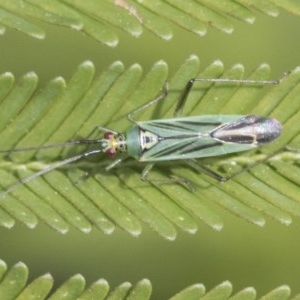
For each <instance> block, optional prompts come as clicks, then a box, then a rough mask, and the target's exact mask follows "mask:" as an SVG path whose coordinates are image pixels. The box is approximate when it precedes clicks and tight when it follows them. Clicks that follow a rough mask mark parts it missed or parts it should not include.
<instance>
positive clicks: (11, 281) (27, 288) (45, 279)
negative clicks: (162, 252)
mask: <svg viewBox="0 0 300 300" xmlns="http://www.w3.org/2000/svg"><path fill="white" fill-rule="evenodd" d="M0 265H1V266H2V268H4V269H3V278H2V280H1V282H0V295H1V300H11V299H15V300H25V299H26V300H43V299H49V300H54V299H60V300H61V299H66V300H73V299H74V300H75V299H77V300H85V299H88V300H93V299H95V300H101V299H106V300H115V299H120V300H122V299H124V300H125V299H128V300H129V299H130V300H132V299H139V300H148V299H151V294H152V289H153V287H152V283H151V282H150V280H148V279H142V280H140V281H138V282H136V283H135V284H131V283H129V282H124V283H121V284H120V285H118V286H116V287H115V288H114V289H111V288H110V285H109V283H108V282H107V281H106V280H105V279H98V280H96V281H95V282H93V283H92V284H90V285H86V281H85V278H84V277H83V276H82V275H80V274H77V275H74V276H72V277H70V278H68V279H67V280H66V281H65V282H63V283H62V284H61V285H58V286H56V287H55V288H54V289H53V285H54V279H53V278H52V276H51V275H50V274H49V273H47V274H45V275H42V276H39V277H37V278H35V279H33V280H32V281H31V282H28V268H27V266H26V265H25V264H24V263H22V262H19V263H17V264H15V265H14V266H12V267H11V268H10V269H7V267H6V264H5V262H4V261H2V260H0ZM51 289H52V290H51ZM154 290H155V287H154ZM232 290H233V286H232V284H231V283H230V282H229V281H224V282H222V283H221V284H219V285H217V286H215V287H214V288H212V289H211V290H208V291H206V290H205V286H204V285H203V284H202V283H195V284H193V285H190V286H188V287H186V288H184V289H182V290H181V291H178V293H176V294H175V295H174V296H172V297H171V298H169V299H170V300H185V299H189V300H194V299H195V300H196V299H200V298H201V299H205V300H209V299H213V300H215V299H230V300H255V299H258V298H257V297H256V290H255V288H253V287H246V288H244V289H242V290H240V291H237V292H236V293H235V294H234V295H232ZM290 295H291V288H290V287H289V286H287V285H282V286H278V287H276V288H274V289H273V290H271V291H269V292H267V294H265V295H263V296H262V297H260V298H259V299H264V300H277V299H280V300H281V299H295V300H296V299H298V298H299V294H298V295H296V296H293V298H291V297H290Z"/></svg>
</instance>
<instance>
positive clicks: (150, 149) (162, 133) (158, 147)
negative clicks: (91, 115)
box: [0, 78, 282, 198]
mask: <svg viewBox="0 0 300 300" xmlns="http://www.w3.org/2000/svg"><path fill="white" fill-rule="evenodd" d="M199 81H202V82H212V83H224V84H228V83H229V84H253V85H266V84H273V85H274V84H278V83H279V82H280V81H281V79H279V80H247V79H224V78H193V79H191V80H189V82H188V83H187V85H186V88H185V90H184V92H183V94H182V96H181V98H180V99H179V101H178V103H177V106H176V109H175V113H174V117H173V118H169V119H157V120H149V121H136V120H135V119H134V118H133V115H134V114H136V113H138V112H141V111H142V110H144V109H146V108H148V107H149V106H152V105H155V104H157V103H158V102H160V101H162V100H163V99H164V98H165V97H166V95H167V93H168V83H166V84H165V85H164V88H163V92H162V93H161V94H160V95H158V96H157V97H156V98H155V99H153V100H152V101H150V102H149V103H147V104H145V105H143V106H141V107H139V108H137V109H135V110H134V111H132V112H131V113H129V114H128V115H127V118H128V119H129V120H130V121H131V122H132V123H133V125H132V126H131V127H130V128H129V129H128V130H127V131H126V132H125V133H119V132H115V131H113V130H110V129H107V128H104V127H100V126H98V127H96V128H95V129H98V130H100V131H102V132H103V133H104V134H103V137H101V138H99V139H84V140H74V141H68V142H66V143H62V144H52V145H45V146H38V147H30V148H16V149H10V150H2V151H0V152H1V153H4V152H19V151H32V150H39V149H47V148H54V147H65V146H75V145H96V146H97V147H96V149H93V150H88V151H86V152H84V153H81V154H78V155H76V156H72V157H70V158H67V159H64V160H62V161H58V162H56V163H54V164H52V165H50V166H49V167H47V168H45V169H42V170H40V171H38V172H36V173H34V174H32V175H30V176H28V177H25V178H23V179H21V180H20V181H18V182H16V183H15V184H13V185H12V186H10V187H8V188H7V189H6V190H5V191H4V192H3V193H2V194H1V197H2V198H4V197H5V196H6V195H7V194H8V193H10V192H12V191H13V190H14V189H15V188H16V187H18V186H19V185H22V184H25V183H27V182H29V181H31V180H33V179H35V178H37V177H39V176H41V175H43V174H45V173H48V172H50V171H51V170H53V169H56V168H59V167H61V166H63V165H66V164H69V163H72V162H75V161H77V160H80V159H82V158H85V157H88V156H92V155H96V154H99V153H105V154H106V155H107V156H109V157H115V156H117V155H118V154H121V155H120V156H119V157H118V158H116V159H115V160H114V161H113V162H112V163H110V164H109V165H108V166H107V167H106V168H105V169H106V170H107V171H109V170H111V169H112V168H114V167H115V166H117V165H118V164H120V163H121V162H122V161H123V160H124V159H125V158H127V157H132V158H134V159H136V160H137V161H140V162H146V163H147V165H146V167H145V169H144V170H143V172H142V175H141V178H142V180H148V181H152V180H159V181H164V182H166V181H168V182H169V181H172V182H179V183H183V184H185V185H186V186H188V187H189V188H190V185H189V183H188V182H187V180H185V179H184V178H170V179H166V180H164V179H149V178H148V174H149V172H150V170H151V168H152V167H153V165H154V164H155V163H157V162H161V161H170V160H186V161H189V162H192V163H197V161H196V159H197V158H205V157H212V156H214V157H215V156H221V155H225V154H229V153H237V152H241V151H246V150H251V149H253V148H256V147H259V146H263V145H264V144H268V143H270V142H272V141H274V140H275V139H276V138H278V136H279V135H280V134H281V132H282V125H281V123H280V122H279V121H278V120H276V119H273V118H270V117H264V116H256V115H201V116H189V117H181V116H180V115H181V112H182V109H183V106H184V104H185V102H186V100H187V96H188V94H189V92H190V90H191V88H192V86H193V85H194V83H195V82H199ZM95 129H94V130H95ZM94 130H93V131H94ZM198 167H199V169H200V170H201V171H203V172H205V173H206V174H207V175H209V176H212V177H214V178H215V179H217V180H219V181H226V180H227V179H228V178H225V177H223V176H221V175H220V174H218V173H216V172H214V171H212V170H210V169H208V168H206V167H205V166H202V165H199V164H198ZM239 173H240V172H239ZM231 177H233V176H230V177H229V178H231Z"/></svg>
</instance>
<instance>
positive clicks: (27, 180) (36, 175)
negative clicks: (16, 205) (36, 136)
mask: <svg viewBox="0 0 300 300" xmlns="http://www.w3.org/2000/svg"><path fill="white" fill-rule="evenodd" d="M46 147H47V146H46ZM33 148H34V147H33ZM102 152H103V149H96V150H91V151H87V152H84V153H81V154H78V155H76V156H72V157H69V158H66V159H64V160H62V161H59V162H57V163H54V164H52V165H50V166H49V167H47V168H45V169H43V170H40V171H38V172H36V173H34V174H32V175H29V176H27V177H24V178H22V179H20V180H19V181H18V182H16V183H14V184H13V185H11V186H10V187H8V188H7V189H6V190H5V191H4V192H2V193H1V194H0V199H4V198H5V197H6V196H7V195H8V194H9V193H11V192H12V191H13V190H15V189H16V188H17V187H18V186H20V185H23V184H25V183H27V182H29V181H31V180H33V179H35V178H37V177H39V176H41V175H44V174H46V173H48V172H50V171H52V170H54V169H56V168H59V167H61V166H64V165H67V164H69V163H71V162H74V161H77V160H80V159H81V158H84V157H87V156H90V155H95V154H98V153H102Z"/></svg>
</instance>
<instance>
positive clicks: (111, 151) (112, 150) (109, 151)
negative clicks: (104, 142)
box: [105, 148, 117, 157]
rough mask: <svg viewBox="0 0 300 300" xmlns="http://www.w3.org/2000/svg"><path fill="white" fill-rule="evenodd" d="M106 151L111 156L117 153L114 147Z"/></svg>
mask: <svg viewBox="0 0 300 300" xmlns="http://www.w3.org/2000/svg"><path fill="white" fill-rule="evenodd" d="M105 153H106V155H107V156H109V157H114V156H115V155H116V154H117V152H116V150H115V149H113V148H109V149H107V150H106V152H105Z"/></svg>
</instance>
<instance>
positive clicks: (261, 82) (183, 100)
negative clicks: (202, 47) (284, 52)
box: [174, 73, 289, 117]
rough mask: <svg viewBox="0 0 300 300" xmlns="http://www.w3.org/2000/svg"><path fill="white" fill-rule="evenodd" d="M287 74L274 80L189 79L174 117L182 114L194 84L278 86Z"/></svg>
mask: <svg viewBox="0 0 300 300" xmlns="http://www.w3.org/2000/svg"><path fill="white" fill-rule="evenodd" d="M288 74H289V73H284V74H283V76H282V77H280V78H279V79H275V80H252V79H230V78H191V79H190V80H189V81H188V82H187V84H186V86H185V89H184V91H183V93H182V95H181V97H180V99H179V101H178V103H177V105H176V108H175V112H174V117H178V116H180V115H181V114H182V110H183V107H184V105H185V103H186V100H187V98H188V95H189V93H190V91H191V89H192V87H193V85H194V83H195V82H209V83H224V84H226V83H233V84H234V83H235V84H248V85H276V84H279V83H280V82H281V81H282V80H283V79H284V78H285V77H286V76H287V75H288Z"/></svg>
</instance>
